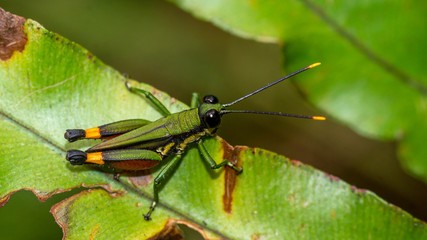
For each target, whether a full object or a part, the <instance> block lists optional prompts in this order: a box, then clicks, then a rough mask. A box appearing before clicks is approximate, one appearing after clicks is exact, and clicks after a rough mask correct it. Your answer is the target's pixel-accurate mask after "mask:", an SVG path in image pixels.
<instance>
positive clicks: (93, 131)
mask: <svg viewBox="0 0 427 240" xmlns="http://www.w3.org/2000/svg"><path fill="white" fill-rule="evenodd" d="M85 132H86V137H85V138H101V133H100V132H99V127H94V128H89V129H86V130H85Z"/></svg>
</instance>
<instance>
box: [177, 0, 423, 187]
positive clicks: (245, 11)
mask: <svg viewBox="0 0 427 240" xmlns="http://www.w3.org/2000/svg"><path fill="white" fill-rule="evenodd" d="M172 2H174V3H176V4H177V5H178V6H180V7H181V8H183V9H185V10H187V11H189V12H190V13H192V14H194V15H195V16H197V17H199V18H201V19H205V20H207V21H210V22H212V23H214V24H216V25H218V26H219V27H221V28H223V29H225V30H227V31H230V32H231V33H233V34H236V35H239V36H242V37H247V38H252V39H257V40H260V41H267V42H276V43H279V44H281V45H282V46H283V47H282V53H283V57H284V59H285V61H284V66H285V70H286V71H288V72H291V71H295V69H299V68H302V67H305V66H307V65H308V64H310V63H313V62H322V63H323V66H322V67H321V69H316V70H315V71H313V73H312V75H311V76H312V77H311V78H309V79H304V80H303V81H300V80H298V77H296V78H294V79H293V80H292V81H295V83H296V84H297V85H298V87H299V88H300V90H301V92H302V93H304V94H305V95H306V96H307V98H308V99H309V100H310V101H311V102H312V103H313V104H315V105H316V106H318V107H319V108H321V109H323V110H325V111H326V112H328V114H330V115H332V116H333V117H334V118H336V119H338V120H340V121H342V122H344V123H345V124H347V125H348V126H350V127H351V128H353V129H354V130H355V131H357V132H359V133H360V134H362V135H365V136H369V137H373V138H377V139H381V140H398V141H399V147H398V154H399V156H400V158H401V160H402V164H403V165H404V166H405V167H406V169H408V170H409V171H410V172H412V173H413V174H414V175H416V176H418V177H419V178H420V179H422V180H424V182H427V160H426V159H427V148H425V147H424V143H426V142H427V121H426V119H427V108H426V106H427V105H426V104H427V97H426V96H427V71H425V67H424V64H425V63H426V62H427V55H426V54H425V53H426V52H427V45H426V44H425V42H426V41H427V26H426V22H427V21H426V17H425V12H426V11H427V3H426V2H419V1H414V0H410V1H400V0H392V1H344V2H342V1H325V0H322V1H310V0H301V1H286V0H285V1H268V0H258V1H243V0H238V1H226V0H213V1H211V0H199V1H193V0H172Z"/></svg>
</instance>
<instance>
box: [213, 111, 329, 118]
mask: <svg viewBox="0 0 427 240" xmlns="http://www.w3.org/2000/svg"><path fill="white" fill-rule="evenodd" d="M220 113H221V115H224V114H228V113H254V114H267V115H277V116H282V117H294V118H306V119H313V120H326V118H325V117H322V116H304V115H295V114H288V113H281V112H261V111H247V110H222V111H221V112H220Z"/></svg>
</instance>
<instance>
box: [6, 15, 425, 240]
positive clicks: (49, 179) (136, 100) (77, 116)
mask: <svg viewBox="0 0 427 240" xmlns="http://www.w3.org/2000/svg"><path fill="white" fill-rule="evenodd" d="M1 14H5V13H4V12H1ZM22 21H24V20H22ZM15 22H16V21H15ZM22 23H24V22H22ZM15 31H17V32H19V31H20V29H19V27H17V28H16V29H15ZM23 31H24V32H25V34H26V39H27V40H28V41H26V42H25V45H24V47H25V48H23V49H19V48H18V51H14V53H13V55H12V56H11V57H10V58H6V59H3V60H2V61H1V62H0V64H1V66H0V126H1V130H2V131H0V199H1V201H0V205H3V204H6V202H7V200H8V198H9V196H10V195H11V194H13V193H14V192H16V191H19V190H22V189H28V190H32V191H33V192H34V193H35V194H36V195H37V196H38V197H39V198H40V199H41V200H43V199H46V198H48V197H50V196H52V195H53V194H56V193H59V192H63V191H68V190H70V189H73V188H78V187H80V186H85V187H86V188H88V189H87V190H84V191H82V192H80V193H79V194H76V195H74V196H73V197H71V198H68V199H65V200H64V201H62V202H60V203H58V204H57V205H55V206H54V207H53V208H52V210H51V211H52V213H53V214H54V216H55V217H56V219H57V222H58V223H59V224H60V225H61V226H62V228H63V231H64V235H65V238H67V239H81V238H90V239H94V238H96V239H112V238H113V239H140V238H150V237H153V238H156V237H157V238H161V237H163V236H164V235H167V236H171V235H173V236H179V232H177V230H176V229H175V228H174V227H173V226H174V224H178V223H179V224H186V225H188V226H190V227H192V228H194V229H196V230H198V231H200V232H201V233H202V235H204V236H205V238H219V237H220V238H239V239H251V238H252V239H254V238H255V239H258V238H261V239H263V238H269V239H277V238H298V239H313V238H322V239H328V238H330V239H361V238H387V237H388V238H391V237H393V239H421V238H423V237H424V238H425V237H426V236H427V229H426V224H425V223H423V222H421V221H419V220H417V219H415V218H413V217H411V216H410V215H409V214H407V213H406V212H404V211H402V210H400V209H398V208H396V207H394V206H391V205H389V204H387V203H386V202H384V201H383V200H382V199H380V198H379V197H377V196H376V195H375V194H373V193H371V192H369V191H365V190H360V189H357V188H355V187H352V186H350V185H348V184H346V183H344V182H342V181H340V180H338V179H337V178H336V177H333V176H330V175H327V174H325V173H323V172H320V171H318V170H315V169H313V168H311V167H309V166H306V165H303V164H301V163H299V162H296V161H290V160H289V159H286V158H285V157H282V156H279V155H277V154H275V153H272V152H268V151H266V150H262V149H256V148H248V147H235V148H232V147H231V146H229V145H228V144H227V143H226V142H225V141H223V140H222V139H220V138H211V139H209V140H208V141H207V149H208V150H209V152H210V153H211V154H212V156H213V157H214V159H221V158H227V159H230V160H235V161H238V162H239V164H240V165H242V166H243V167H244V169H245V170H244V173H243V174H241V175H239V176H235V174H234V172H233V171H231V170H230V169H228V168H226V169H225V170H221V171H216V172H214V171H212V170H211V169H209V168H208V166H206V165H205V164H204V163H203V162H202V161H201V160H200V157H199V153H198V152H197V149H194V148H192V149H189V150H188V151H187V152H186V153H185V156H184V158H183V161H182V162H181V164H180V167H179V168H178V170H177V171H176V172H175V174H174V175H173V176H172V177H171V178H170V180H169V181H168V183H167V184H166V186H165V187H164V188H163V189H162V191H161V192H160V200H161V203H160V205H159V206H158V207H157V208H156V210H155V211H154V213H153V215H152V218H153V220H152V221H149V222H147V221H145V220H144V219H143V218H142V214H143V213H145V212H146V211H147V209H148V206H149V204H150V202H151V197H150V196H152V176H155V175H156V172H157V171H158V170H159V169H158V168H156V169H154V171H153V172H152V173H151V174H150V173H145V174H143V175H136V176H128V177H127V176H123V177H121V178H120V179H121V181H120V182H116V181H114V180H113V179H112V175H111V174H110V173H108V172H106V171H103V170H102V169H99V168H91V167H87V166H71V165H70V164H69V163H68V162H67V161H65V159H64V155H65V150H66V149H70V148H81V149H86V148H87V147H89V146H92V145H93V144H94V143H95V141H81V142H77V143H71V144H69V143H66V141H65V140H64V139H63V133H64V130H65V129H68V128H88V127H93V126H96V125H100V124H104V123H108V122H112V121H117V120H121V119H127V118H144V119H149V120H155V119H158V118H159V117H160V114H159V113H158V112H156V111H155V110H154V109H153V108H152V106H151V105H150V104H148V102H147V101H145V100H144V99H142V98H141V97H140V96H138V95H136V94H132V93H130V92H128V91H127V89H126V87H125V86H124V80H125V78H124V77H123V76H121V75H120V74H119V73H117V72H116V71H115V70H113V69H112V68H110V67H108V66H106V65H105V64H103V63H102V62H101V61H100V60H98V59H97V58H96V57H94V56H93V55H92V54H90V53H89V52H88V51H87V50H85V49H83V48H82V47H81V46H79V45H77V44H75V43H73V42H70V41H69V40H67V39H64V38H63V37H61V36H59V35H57V34H54V33H51V32H49V31H47V30H45V29H44V28H43V27H42V26H40V25H39V24H38V23H36V22H34V21H32V20H26V21H25V24H24V25H23ZM1 46H2V47H6V48H7V46H11V44H10V43H6V44H3V45H1ZM0 52H1V51H0ZM131 83H132V84H134V85H135V86H138V87H141V88H145V89H146V90H149V91H151V92H153V93H154V94H155V96H156V97H158V98H159V99H160V100H161V101H162V102H163V103H165V104H166V106H167V107H168V108H169V109H170V110H171V111H173V112H178V111H182V110H184V109H186V108H187V106H185V105H184V104H182V103H180V102H178V101H176V100H175V99H173V98H171V97H170V96H168V95H167V94H165V93H163V92H160V91H158V90H156V89H154V88H153V87H151V86H148V85H145V84H142V83H137V82H131Z"/></svg>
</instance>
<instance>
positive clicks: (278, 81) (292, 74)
mask: <svg viewBox="0 0 427 240" xmlns="http://www.w3.org/2000/svg"><path fill="white" fill-rule="evenodd" d="M319 65H320V63H313V64H311V65H310V66H307V67H305V68H303V69H300V70H298V71H296V72H294V73H291V74H289V75H286V76H284V77H282V78H280V79H278V80H276V81H274V82H272V83H269V84H267V85H265V86H264V87H262V88H259V89H257V90H255V91H253V92H251V93H249V94H247V95H245V96H243V97H241V98H239V99H237V100H235V101H233V102H231V103H227V104H223V105H222V106H223V107H228V106H231V105H233V104H236V103H238V102H240V101H242V100H244V99H246V98H248V97H250V96H252V95H255V94H257V93H259V92H261V91H263V90H265V89H267V88H269V87H271V86H273V85H276V84H278V83H280V82H281V81H283V80H286V79H288V78H290V77H293V76H295V75H297V74H298V73H301V72H304V71H305V70H308V69H310V68H314V67H317V66H319Z"/></svg>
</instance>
